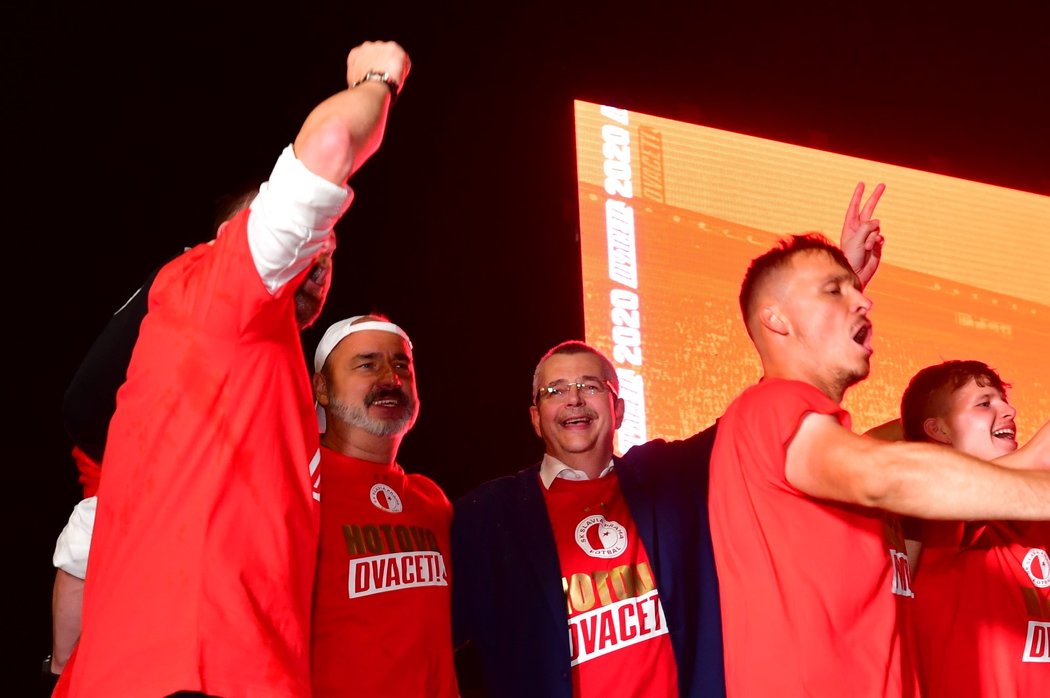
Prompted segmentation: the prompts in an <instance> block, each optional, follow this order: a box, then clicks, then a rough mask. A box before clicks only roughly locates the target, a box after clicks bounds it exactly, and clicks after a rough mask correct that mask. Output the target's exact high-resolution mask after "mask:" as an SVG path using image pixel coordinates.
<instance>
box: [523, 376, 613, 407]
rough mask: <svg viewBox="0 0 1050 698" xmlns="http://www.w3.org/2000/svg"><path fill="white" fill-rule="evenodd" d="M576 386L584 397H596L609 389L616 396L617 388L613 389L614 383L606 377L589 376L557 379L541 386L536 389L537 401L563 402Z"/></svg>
mask: <svg viewBox="0 0 1050 698" xmlns="http://www.w3.org/2000/svg"><path fill="white" fill-rule="evenodd" d="M573 388H576V390H577V391H579V393H580V395H582V396H583V397H594V396H595V395H601V394H602V393H604V392H606V391H608V392H610V393H612V394H613V397H616V390H615V389H613V387H612V384H611V383H609V381H607V380H604V379H591V378H587V379H584V380H582V381H555V382H554V383H551V384H550V385H544V386H541V387H540V389H539V390H538V391H536V402H539V401H540V400H549V401H555V402H561V401H562V400H567V399H568V398H569V394H570V393H572V389H573Z"/></svg>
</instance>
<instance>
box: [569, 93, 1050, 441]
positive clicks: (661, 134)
mask: <svg viewBox="0 0 1050 698" xmlns="http://www.w3.org/2000/svg"><path fill="white" fill-rule="evenodd" d="M575 114H576V156H577V167H578V180H579V205H580V244H581V252H582V266H583V270H582V272H583V276H582V278H583V291H584V320H585V331H586V338H587V341H588V342H590V343H591V344H593V345H595V346H597V347H598V348H600V349H602V350H603V351H605V352H607V354H608V355H609V356H610V357H611V358H612V359H613V361H614V363H615V365H616V368H617V372H618V374H619V375H620V382H621V396H622V397H623V398H624V399H625V401H626V403H627V418H626V419H625V422H624V426H623V427H622V428H621V429H620V431H619V432H618V441H617V452H619V453H623V452H624V451H625V450H626V449H627V448H629V447H630V446H632V445H634V444H636V443H640V442H642V441H645V440H647V439H652V438H657V437H660V438H667V439H676V438H682V437H685V436H688V435H690V434H693V433H695V432H696V431H697V430H699V429H701V428H703V427H706V426H708V425H710V424H711V423H712V422H713V421H714V420H715V418H716V417H718V416H719V415H721V414H722V412H723V411H724V410H725V408H726V406H727V405H728V404H729V402H730V401H731V400H732V398H734V397H735V396H736V395H737V394H738V393H739V392H740V391H741V390H743V389H744V388H745V387H747V386H748V385H750V384H752V383H754V382H755V381H757V380H758V379H759V377H760V376H761V368H760V365H759V362H758V358H757V355H756V353H755V351H754V349H753V347H752V346H751V343H750V341H749V340H748V338H747V333H746V331H745V329H744V326H743V322H742V320H741V319H740V312H739V309H738V305H737V295H738V292H739V290H740V282H741V280H742V279H743V277H744V272H745V271H746V269H747V266H748V264H749V263H750V261H751V260H752V259H753V258H754V257H756V256H758V255H759V254H761V253H762V252H764V251H765V250H767V249H769V248H770V247H771V246H772V245H773V244H774V243H775V242H776V240H777V239H779V238H780V237H781V236H783V235H787V234H790V233H799V232H806V231H818V232H821V233H824V234H825V235H827V236H828V237H829V238H831V239H832V240H834V241H836V242H837V241H838V237H839V231H840V230H841V227H842V220H843V216H844V214H845V210H846V205H847V203H848V202H849V198H850V195H851V194H852V192H853V188H854V186H855V185H856V183H857V182H858V181H863V182H865V183H866V184H867V185H868V189H867V192H866V193H865V195H867V194H868V193H870V191H871V189H872V188H873V187H874V186H875V184H876V183H878V182H885V183H886V192H885V194H884V195H883V197H882V200H881V201H880V202H879V205H878V208H877V210H876V212H875V213H876V217H877V218H879V220H880V221H881V224H882V231H883V234H884V235H885V237H886V247H885V251H884V254H883V258H882V265H881V267H880V269H879V271H878V274H877V275H876V277H875V279H874V280H873V281H872V283H871V285H870V286H869V287H868V295H869V296H870V297H871V298H872V300H873V301H874V309H873V312H872V315H871V317H872V320H873V322H874V325H875V336H874V345H875V355H874V357H873V359H872V371H871V375H870V376H869V378H868V379H867V380H866V381H864V382H862V383H860V384H859V385H857V386H854V387H853V388H852V389H851V390H850V391H849V392H848V393H847V396H846V399H845V401H844V404H845V406H846V408H847V409H849V411H850V412H851V413H852V414H853V420H854V428H855V429H856V430H857V431H859V432H863V431H865V430H867V429H869V428H871V427H873V426H876V425H878V424H881V423H883V422H885V421H887V420H889V419H892V418H894V417H896V416H897V411H898V404H899V400H900V395H901V393H902V392H903V390H904V387H905V386H906V385H907V382H908V380H909V378H911V376H912V375H913V374H914V373H915V372H916V371H917V370H918V369H920V368H922V367H923V366H927V365H929V364H932V363H937V362H940V361H943V360H945V359H962V358H967V359H979V360H982V361H985V362H987V363H988V364H989V365H991V366H992V367H994V368H995V369H997V370H998V371H999V373H1000V374H1001V375H1002V376H1003V379H1004V380H1006V381H1007V382H1008V383H1011V384H1012V385H1013V388H1012V390H1011V391H1010V400H1011V402H1013V403H1014V405H1015V406H1016V407H1017V409H1018V427H1019V438H1020V440H1021V441H1022V443H1023V442H1024V441H1025V440H1027V439H1028V438H1029V437H1030V436H1031V435H1032V433H1034V431H1035V428H1036V427H1037V426H1038V425H1040V424H1042V423H1043V422H1044V421H1046V420H1047V419H1048V418H1050V397H1048V390H1047V388H1048V385H1050V363H1048V362H1050V359H1048V357H1047V353H1048V351H1047V350H1048V349H1050V273H1048V271H1047V269H1048V268H1050V226H1048V223H1047V221H1050V197H1046V196H1040V195H1037V194H1032V193H1029V192H1023V191H1017V190H1013V189H1005V188H1002V187H996V186H992V185H988V184H982V183H978V182H972V181H968V180H962V179H956V178H952V177H946V176H943V175H938V174H934V173H930V172H923V171H919V170H914V169H909V168H905V167H899V166H895V165H890V164H886V163H880V162H874V161H871V160H863V159H859V158H855V157H850V156H846V155H841V154H836V153H830V152H824V151H820V150H814V149H811V148H803V147H800V146H795V145H789V144H785V143H779V142H775V141H770V140H766V139H761V138H755V137H752V136H745V135H741V134H737V133H731V132H728V131H723V130H717V129H712V128H707V127H704V126H699V125H694V124H688V123H682V122H677V121H671V120H668V119H663V118H660V117H656V116H650V115H646V114H638V113H634V112H629V111H626V110H623V109H616V108H612V107H608V106H601V105H598V104H591V103H588V102H582V101H577V102H576V103H575Z"/></svg>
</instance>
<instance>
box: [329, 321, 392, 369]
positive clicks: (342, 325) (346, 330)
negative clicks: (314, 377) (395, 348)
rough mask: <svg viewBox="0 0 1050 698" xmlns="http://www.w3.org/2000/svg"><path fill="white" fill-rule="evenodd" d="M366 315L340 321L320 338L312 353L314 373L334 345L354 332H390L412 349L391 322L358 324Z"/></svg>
mask: <svg viewBox="0 0 1050 698" xmlns="http://www.w3.org/2000/svg"><path fill="white" fill-rule="evenodd" d="M363 317H368V316H367V315H355V316H353V317H352V318H347V319H346V320H340V321H339V322H337V323H335V324H334V325H332V326H331V327H329V328H328V329H327V330H326V331H325V333H324V336H323V337H321V341H320V342H319V343H318V344H317V351H315V352H314V372H315V373H316V372H317V371H320V370H321V368H322V367H323V366H324V362H325V361H327V360H328V355H329V354H331V353H332V350H333V349H335V345H336V344H339V342H341V341H343V338H344V337H346V336H347V335H349V334H353V333H354V332H364V331H366V330H374V331H377V332H392V333H393V334H396V335H401V338H402V339H404V340H405V342H406V343H407V344H408V348H409V349H411V348H412V340H410V339H409V338H408V335H407V334H405V331H404V330H403V329H401V328H400V327H398V326H397V325H395V324H394V323H392V322H384V321H382V320H368V321H366V322H358V323H357V324H356V325H355V324H354V323H355V322H357V321H358V320H360V319H361V318H363Z"/></svg>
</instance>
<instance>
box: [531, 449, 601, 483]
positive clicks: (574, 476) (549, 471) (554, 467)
mask: <svg viewBox="0 0 1050 698" xmlns="http://www.w3.org/2000/svg"><path fill="white" fill-rule="evenodd" d="M613 465H615V463H614V461H613V460H612V459H611V458H610V459H609V465H607V466H605V469H604V470H602V471H601V472H600V473H598V477H599V478H603V477H605V476H606V475H608V474H609V473H611V472H612V469H613ZM556 477H560V478H562V479H563V480H590V478H589V477H587V473H585V472H583V471H582V470H577V469H576V468H570V467H569V466H567V465H565V464H564V463H562V462H561V461H560V460H558V459H557V458H555V457H554V456H552V455H551V454H549V453H544V454H543V462H542V463H540V482H542V483H543V487H544V489H548V490H549V489H550V488H551V483H552V482H554V478H556Z"/></svg>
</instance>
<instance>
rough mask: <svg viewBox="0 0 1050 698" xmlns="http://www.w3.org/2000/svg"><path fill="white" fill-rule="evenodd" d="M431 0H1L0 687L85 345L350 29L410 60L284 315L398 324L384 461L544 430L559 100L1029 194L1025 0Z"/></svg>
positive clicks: (564, 258) (448, 485)
mask: <svg viewBox="0 0 1050 698" xmlns="http://www.w3.org/2000/svg"><path fill="white" fill-rule="evenodd" d="M427 5H428V6H427V8H426V9H423V10H420V9H412V8H410V7H409V6H408V5H402V4H393V3H360V2H299V3H269V4H267V3H249V2H244V1H243V0H235V1H233V2H215V3H200V2H191V3H173V4H170V5H157V4H151V3H143V4H133V3H130V2H119V3H109V4H102V5H99V4H92V3H72V2H68V1H60V2H59V3H58V4H55V3H47V4H35V5H32V6H28V5H27V6H19V7H16V8H8V9H7V12H6V14H7V15H8V21H7V22H5V28H4V34H6V35H7V36H6V40H5V43H4V54H5V71H4V72H5V74H6V79H5V88H4V92H5V95H6V99H5V100H4V101H5V107H4V111H5V122H7V123H8V128H7V129H5V132H6V135H7V138H6V146H7V149H8V152H11V151H13V152H14V154H15V158H14V161H13V162H10V161H9V162H10V164H9V166H8V168H7V172H6V175H7V176H6V177H4V180H5V181H6V182H7V184H5V185H3V186H4V189H5V193H6V196H5V197H4V199H5V213H6V215H5V219H6V221H7V222H8V225H9V227H8V228H7V229H6V231H5V232H6V245H7V247H8V259H7V269H8V271H7V275H8V277H9V278H11V277H12V275H13V278H12V283H11V284H10V286H9V288H8V298H9V301H8V313H7V323H6V325H7V331H6V332H5V336H6V338H7V341H6V342H5V343H6V344H7V351H6V352H5V356H6V362H7V375H8V376H9V377H11V378H13V387H12V388H9V389H8V392H7V396H8V401H9V403H10V404H9V408H8V411H7V414H8V417H7V422H8V424H10V425H11V428H10V431H9V432H8V437H7V442H8V444H9V447H10V449H11V459H10V461H9V462H8V472H9V473H10V474H11V476H12V481H11V486H10V488H9V490H8V492H9V495H10V501H11V506H9V507H8V510H9V511H10V516H11V520H10V521H9V522H8V523H7V525H6V526H5V529H6V530H7V531H8V534H9V540H10V541H11V542H12V544H13V545H12V548H13V552H14V555H13V564H11V565H9V566H8V569H7V575H8V577H9V579H8V584H7V585H6V588H7V589H8V591H7V593H6V597H7V599H8V602H7V607H8V613H7V616H8V617H9V618H12V619H13V623H11V624H10V625H8V626H7V627H8V628H10V629H12V630H13V632H10V633H8V635H9V640H13V644H14V649H13V650H10V651H8V652H7V653H6V654H5V659H4V662H5V664H7V663H10V665H9V667H8V669H7V670H6V671H5V674H6V675H7V676H9V677H11V679H10V681H11V688H12V692H11V693H10V694H11V695H29V694H30V693H31V690H32V686H33V685H34V684H33V683H32V682H33V681H34V679H35V675H36V672H37V667H38V664H39V660H40V659H42V658H43V656H44V655H45V654H46V653H47V652H48V650H49V646H50V645H49V643H50V627H49V623H50V611H49V604H50V590H51V579H52V576H53V571H52V569H51V566H50V556H51V553H52V551H53V545H54V539H55V536H56V535H57V534H58V532H59V530H60V529H61V527H62V526H63V525H64V523H65V521H66V518H67V517H68V513H69V510H70V508H71V507H72V505H73V504H74V503H75V502H76V500H77V493H78V486H77V483H76V478H75V469H74V466H73V464H72V462H71V460H70V459H69V455H68V451H69V446H70V443H69V441H68V439H67V437H66V436H65V433H64V432H63V430H62V428H61V424H60V421H59V416H60V415H59V400H60V398H61V395H62V391H63V389H64V387H65V385H66V383H67V382H68V380H69V378H70V377H71V375H72V372H73V370H74V369H75V367H76V365H77V362H78V361H79V359H80V357H81V355H82V354H83V353H84V351H85V350H86V349H87V347H88V345H89V343H90V342H91V340H92V339H93V337H94V335H95V334H96V333H97V332H98V331H99V330H100V329H101V327H102V326H103V324H104V323H105V321H106V320H107V318H108V317H109V315H110V314H111V313H112V312H113V311H115V310H116V308H117V307H119V306H120V305H121V304H122V303H123V301H124V300H125V299H126V298H127V296H128V295H129V294H130V292H131V291H132V290H134V289H135V288H136V287H137V286H138V284H139V283H140V282H141V280H142V279H143V278H144V276H145V274H146V273H147V272H148V271H149V270H150V269H151V268H152V267H153V266H154V265H155V264H157V263H158V262H160V261H161V260H162V259H164V258H165V257H166V256H168V255H169V254H170V253H171V252H173V251H174V250H176V249H178V248H179V247H180V246H182V245H184V244H192V243H195V242H199V241H202V240H204V239H207V238H209V237H210V236H211V228H212V221H213V217H214V215H215V212H216V206H217V205H218V203H219V202H220V200H221V198H222V197H223V196H224V195H228V194H232V193H236V192H239V191H241V190H243V189H245V188H246V187H248V186H250V185H254V184H257V183H258V182H259V181H261V180H262V179H264V178H265V177H266V175H267V174H268V173H269V170H270V167H271V165H272V163H273V161H274V160H275V158H276V157H277V155H278V154H279V153H280V150H281V148H282V147H283V146H284V145H286V144H287V143H288V142H290V141H291V140H292V139H293V138H294V136H295V132H296V130H297V128H298V125H299V123H300V122H301V120H302V118H303V117H304V116H305V115H306V113H307V112H308V111H309V109H310V108H311V107H312V106H313V105H314V104H315V103H316V102H318V101H320V100H321V99H323V98H324V97H326V96H327V95H328V94H331V93H333V92H335V91H337V90H339V89H340V88H342V87H343V86H345V83H344V82H343V80H344V60H345V57H346V53H347V51H348V50H349V49H350V48H351V47H352V46H354V45H356V44H357V43H360V42H361V41H364V40H369V39H391V40H396V41H398V42H399V43H401V44H402V45H403V46H404V47H405V48H406V49H407V50H408V52H409V53H410V55H411V57H412V61H413V70H412V74H411V76H410V78H409V80H408V84H407V86H406V89H405V92H404V93H403V95H402V97H401V99H400V101H399V102H398V104H397V105H396V107H395V108H394V110H393V112H392V114H391V118H390V122H389V125H388V129H387V139H386V141H385V143H384V144H383V146H382V148H381V149H380V151H379V153H378V154H377V155H376V156H375V157H374V158H373V159H372V160H371V161H370V162H368V163H367V164H366V165H365V167H364V168H363V169H362V170H361V171H360V172H359V173H358V175H357V176H356V177H355V179H354V180H353V182H352V184H353V186H354V189H355V191H356V192H357V198H356V201H355V203H354V205H353V207H352V208H351V210H350V212H349V213H348V214H347V215H346V217H345V218H344V219H343V221H342V222H341V223H340V225H339V227H338V229H339V231H340V234H339V240H340V243H339V251H338V253H337V255H336V258H335V260H336V267H335V268H336V273H335V281H334V285H333V288H332V295H331V296H330V299H329V304H328V306H327V307H326V310H325V313H324V315H323V316H322V319H321V321H320V322H319V327H318V328H316V329H315V330H312V331H310V332H308V333H307V334H306V335H305V342H306V344H307V346H308V347H309V350H310V352H312V349H313V346H314V345H315V344H316V341H317V339H318V338H319V336H320V332H322V331H323V329H324V328H325V327H327V325H328V324H329V323H330V322H332V321H334V320H336V319H338V318H341V317H344V316H348V315H352V314H357V313H360V312H367V311H370V310H380V311H383V312H386V313H388V314H389V315H390V316H391V317H392V318H393V319H394V320H395V321H396V322H399V323H400V324H401V325H402V326H403V327H405V328H406V330H407V331H408V332H409V333H410V334H411V335H412V338H413V341H414V343H415V347H416V362H417V371H418V384H419V392H420V396H421V400H422V403H423V406H422V413H421V418H420V421H419V423H418V425H417V426H416V428H415V430H414V431H413V432H412V433H411V434H410V435H409V437H408V438H407V439H406V441H405V443H404V445H403V448H402V452H401V454H400V458H399V460H400V462H401V463H402V464H403V465H405V466H406V467H407V468H408V469H410V470H417V471H422V472H425V473H427V474H429V475H431V476H432V477H434V478H435V479H436V480H437V481H438V482H439V484H441V485H442V486H444V488H445V489H446V491H447V492H448V494H449V495H450V496H452V497H455V496H456V495H458V494H462V493H463V492H464V491H465V490H466V489H467V488H468V487H470V486H472V485H474V484H476V483H478V482H481V481H482V480H485V479H488V478H490V477H493V476H495V475H499V474H503V473H507V472H512V471H514V470H517V469H518V468H520V467H523V466H525V465H527V464H529V463H530V462H532V461H533V460H535V459H536V458H537V457H538V456H539V455H540V453H541V451H542V449H541V444H540V442H539V440H538V439H537V438H536V437H535V436H534V435H533V434H532V431H531V427H530V426H529V423H528V416H527V406H528V404H529V381H530V378H531V372H532V369H533V366H534V364H535V362H536V360H537V359H538V357H539V356H540V355H541V354H542V352H543V351H544V350H545V349H546V348H548V347H549V346H551V345H552V344H554V343H556V342H558V341H561V340H563V339H568V338H581V337H582V336H583V317H582V310H581V304H582V292H581V287H580V278H579V251H578V240H577V220H576V216H577V209H576V202H575V197H576V188H575V179H574V178H575V159H574V140H573V122H572V100H573V99H574V98H578V99H584V100H588V101H594V102H601V103H606V104H611V105H614V106H619V107H625V108H629V109H633V110H637V111H642V112H645V113H651V114H656V115H659V116H665V117H669V118H674V119H680V120H684V121H690V122H693V123H700V124H703V125H707V126H713V127H716V128H723V129H728V130H733V131H738V132H741V133H746V134H750V135H755V136H761V137H765V138H772V139H776V140H781V141H786V142H789V143H796V144H800V145H807V146H813V147H819V148H823V149H827V150H832V151H835V152H840V153H845V154H849V155H855V156H859V157H864V158H870V159H875V160H879V161H883V162H889V163H893V164H897V165H904V166H907V167H913V168H918V169H924V170H932V171H935V172H941V173H944V174H948V175H952V176H957V177H964V178H968V179H974V180H979V181H983V182H989V183H992V184H997V185H1001V186H1006V187H1015V188H1020V189H1025V190H1029V191H1034V192H1038V193H1042V194H1050V169H1048V167H1047V161H1048V156H1050V137H1048V136H1047V133H1046V131H1047V124H1048V123H1050V105H1048V102H1050V87H1048V85H1050V77H1048V75H1050V71H1048V68H1050V58H1048V55H1050V53H1048V49H1047V45H1048V40H1047V27H1048V19H1050V13H1048V11H1047V10H1046V9H1045V7H1046V5H1045V3H1042V2H1040V1H1039V0H1031V1H1030V2H1018V3H1009V2H1005V3H1004V2H999V3H982V4H980V5H977V4H971V3H943V4H935V5H930V4H929V3H915V2H883V3H874V2H870V3H864V4H858V5H854V4H852V3H846V2H836V1H832V0H828V1H825V2H808V3H802V4H799V3H783V4H777V5H771V4H770V5H766V4H757V3H718V2H701V1H697V2H691V3H682V4H680V5H665V4H660V3H637V4H627V3H592V2H581V3H572V2H568V1H563V2H560V3H556V2H550V1H549V0H546V1H544V2H540V3H523V4H505V3H499V2H451V3H446V4H438V3H428V4H427ZM912 5H915V6H916V7H911V6H912ZM891 195H892V193H890V192H888V193H887V196H891ZM784 232H797V231H784ZM885 232H886V233H887V236H889V243H888V244H892V231H890V230H887V231H885ZM1032 232H1033V234H1038V235H1046V234H1050V226H1048V228H1047V229H1044V230H1041V231H1032ZM988 244H989V245H994V244H995V231H989V238H988ZM161 417H162V416H158V418H161ZM12 580H13V582H12ZM0 691H2V692H3V693H5V694H6V693H7V691H6V690H3V689H0Z"/></svg>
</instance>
